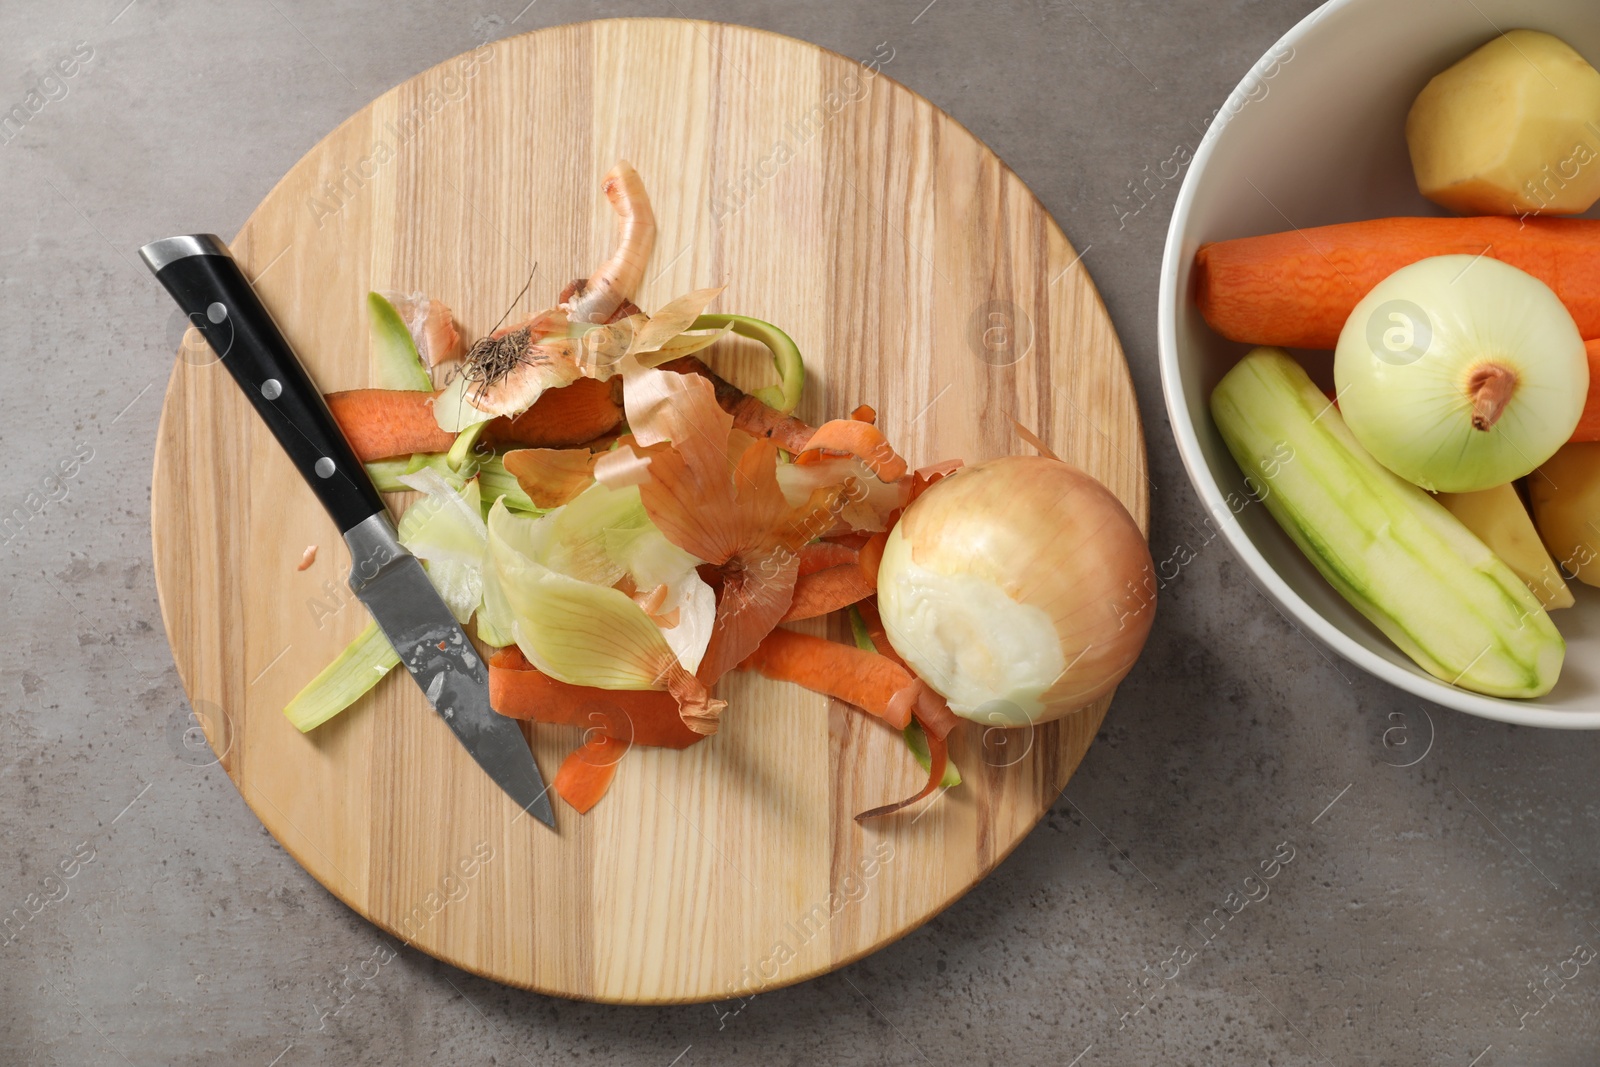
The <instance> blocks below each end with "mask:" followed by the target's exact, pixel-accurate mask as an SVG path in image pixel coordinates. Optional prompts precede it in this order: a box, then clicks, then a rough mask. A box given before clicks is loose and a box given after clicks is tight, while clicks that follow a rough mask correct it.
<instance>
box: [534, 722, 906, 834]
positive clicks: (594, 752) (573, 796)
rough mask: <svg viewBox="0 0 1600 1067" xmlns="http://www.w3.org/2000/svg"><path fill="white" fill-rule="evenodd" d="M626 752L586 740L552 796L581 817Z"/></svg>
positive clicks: (609, 741) (611, 741)
mask: <svg viewBox="0 0 1600 1067" xmlns="http://www.w3.org/2000/svg"><path fill="white" fill-rule="evenodd" d="M627 751H628V743H627V742H626V741H619V740H617V739H616V738H614V737H607V736H606V735H604V734H597V735H592V736H590V738H589V739H588V740H587V741H585V742H584V743H583V744H581V745H579V746H578V747H577V748H575V749H573V751H572V754H571V755H569V756H568V757H567V758H566V759H564V760H562V761H561V769H560V770H558V771H556V777H555V781H554V782H553V783H551V784H552V787H553V788H554V789H555V791H556V796H558V797H560V798H561V799H562V800H565V801H566V802H567V803H568V804H571V805H572V806H573V808H574V809H576V810H577V812H578V814H579V815H582V814H584V813H585V812H587V811H588V810H589V809H590V808H592V807H594V806H595V805H596V804H598V803H599V802H600V798H601V797H603V796H605V795H606V790H607V789H609V788H610V787H611V779H612V778H613V777H615V775H616V773H617V764H618V763H619V762H621V760H622V757H623V756H624V755H625V754H626V753H627ZM930 751H931V749H930Z"/></svg>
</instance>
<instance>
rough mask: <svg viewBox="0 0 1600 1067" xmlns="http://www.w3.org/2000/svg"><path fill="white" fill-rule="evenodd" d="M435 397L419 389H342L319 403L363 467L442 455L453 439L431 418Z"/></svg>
mask: <svg viewBox="0 0 1600 1067" xmlns="http://www.w3.org/2000/svg"><path fill="white" fill-rule="evenodd" d="M434 396H435V394H434V393H429V392H426V391H424V390H420V389H346V390H345V391H344V392H341V393H329V394H327V396H325V397H324V398H323V399H324V400H326V401H327V402H328V410H329V411H330V412H332V413H333V418H334V421H335V422H337V423H338V424H339V429H340V430H342V431H344V436H345V439H346V440H348V441H349V442H350V447H351V448H353V449H355V453H356V456H357V457H358V458H359V459H360V460H361V462H363V463H371V462H372V461H373V460H377V459H393V458H394V457H396V456H409V455H411V454H412V453H413V452H443V451H445V450H446V449H448V448H449V447H450V444H451V442H453V441H454V440H455V439H456V435H455V434H453V433H450V432H449V431H447V430H441V429H439V424H438V423H437V422H436V421H434V418H433V398H434Z"/></svg>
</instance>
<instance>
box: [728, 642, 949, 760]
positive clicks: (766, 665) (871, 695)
mask: <svg viewBox="0 0 1600 1067" xmlns="http://www.w3.org/2000/svg"><path fill="white" fill-rule="evenodd" d="M740 666H741V667H742V668H743V669H745V670H753V671H755V672H757V673H758V674H760V675H762V676H764V677H767V678H772V679H774V680H776V681H783V682H795V683H797V684H799V685H803V686H805V687H806V688H807V689H810V690H813V691H815V692H818V693H825V694H827V695H828V696H831V697H837V698H838V699H840V700H843V701H846V702H847V703H850V704H854V705H855V706H856V707H858V708H860V709H861V710H863V711H865V712H867V713H869V714H871V715H875V716H877V717H878V718H880V719H882V720H884V721H885V722H887V723H888V724H889V725H891V726H893V727H894V728H895V729H897V730H903V729H905V728H906V726H907V724H909V723H910V722H911V713H912V703H913V702H912V701H911V700H900V701H896V700H895V697H896V695H897V694H900V693H901V692H903V691H905V690H908V689H914V688H915V687H916V686H917V684H918V682H917V680H916V679H915V678H913V677H912V675H911V672H909V671H907V670H906V669H905V668H904V667H902V666H901V665H900V664H898V663H896V662H894V661H893V660H891V659H889V658H888V657H886V656H880V655H877V654H876V653H872V652H863V651H862V650H861V649H859V648H856V647H855V646H854V645H845V644H840V643H839V642H837V641H829V640H826V639H824V638H821V637H813V636H811V635H810V634H802V633H796V632H795V631H793V630H784V629H777V630H773V631H772V632H771V633H770V634H768V635H767V636H766V639H765V640H763V641H762V642H761V644H760V645H758V646H757V647H756V650H755V652H753V653H751V655H750V656H749V658H747V659H746V660H745V661H744V662H743V663H742V664H740ZM939 773H940V775H941V776H942V775H943V774H944V771H943V770H941V771H940V772H939Z"/></svg>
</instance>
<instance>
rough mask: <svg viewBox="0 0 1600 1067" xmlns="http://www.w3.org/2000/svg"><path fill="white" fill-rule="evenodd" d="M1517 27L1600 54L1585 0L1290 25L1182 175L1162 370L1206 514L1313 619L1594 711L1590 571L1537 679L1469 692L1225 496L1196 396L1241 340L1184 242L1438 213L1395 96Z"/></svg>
mask: <svg viewBox="0 0 1600 1067" xmlns="http://www.w3.org/2000/svg"><path fill="white" fill-rule="evenodd" d="M1519 27H1522V28H1528V29H1538V30H1545V31H1547V32H1549V33H1553V34H1555V35H1556V36H1558V37H1561V38H1562V39H1563V40H1565V41H1567V42H1568V43H1569V44H1571V45H1572V46H1573V47H1574V48H1576V49H1577V50H1578V51H1579V52H1581V53H1583V55H1584V56H1585V57H1586V58H1587V59H1588V60H1589V61H1590V62H1591V63H1596V64H1600V9H1597V7H1596V0H1406V2H1404V3H1397V2H1395V0H1332V2H1331V3H1328V4H1326V5H1324V6H1323V7H1321V8H1319V9H1318V10H1317V11H1315V12H1314V13H1312V14H1311V15H1309V16H1307V17H1306V18H1305V19H1304V20H1303V21H1302V22H1301V23H1300V24H1299V25H1298V26H1296V27H1295V28H1294V29H1293V30H1291V31H1289V33H1287V34H1285V35H1284V36H1283V38H1282V39H1280V40H1279V42H1278V43H1277V44H1276V45H1274V46H1273V48H1272V49H1271V50H1269V51H1268V53H1267V54H1266V55H1265V56H1263V57H1262V60H1261V61H1260V62H1259V63H1257V64H1256V66H1255V67H1254V68H1252V70H1251V71H1250V73H1249V74H1248V75H1246V77H1245V79H1244V80H1243V81H1242V82H1240V84H1239V87H1238V88H1237V89H1235V90H1234V92H1233V94H1232V95H1231V96H1230V97H1229V99H1228V101H1227V103H1226V104H1225V105H1224V106H1223V108H1222V110H1221V111H1220V112H1219V113H1218V114H1217V116H1216V118H1215V119H1213V120H1212V123H1211V126H1210V127H1209V128H1207V130H1206V136H1205V139H1204V140H1203V141H1202V142H1201V143H1200V146H1199V148H1198V149H1197V151H1196V152H1195V155H1194V160H1193V162H1192V163H1191V164H1190V166H1189V173H1188V175H1187V177H1186V178H1185V179H1184V183H1183V189H1182V191H1181V192H1180V193H1179V196H1178V202H1177V206H1176V208H1174V210H1173V215H1172V227H1171V230H1170V231H1169V232H1168V235H1167V247H1166V256H1165V260H1164V262H1163V265H1162V269H1161V295H1160V309H1161V323H1160V339H1161V380H1162V384H1163V387H1164V390H1165V392H1166V398H1167V412H1168V414H1169V416H1170V417H1171V421H1172V431H1173V434H1174V435H1175V436H1176V438H1177V442H1178V452H1179V454H1180V455H1181V456H1182V457H1183V462H1184V465H1185V466H1186V467H1187V468H1188V471H1189V477H1190V479H1191V480H1192V481H1193V482H1194V486H1195V489H1196V491H1198V493H1199V494H1200V499H1201V501H1202V502H1203V503H1204V505H1205V507H1206V510H1207V511H1208V512H1209V513H1210V515H1211V516H1212V522H1213V524H1214V526H1215V527H1216V528H1217V529H1220V530H1221V531H1222V532H1223V534H1224V535H1225V536H1226V537H1227V539H1228V541H1229V543H1230V544H1232V546H1233V548H1234V550H1235V551H1236V552H1238V554H1239V556H1240V558H1242V559H1243V560H1244V562H1245V565H1246V566H1248V567H1249V569H1250V571H1251V573H1252V575H1253V576H1254V579H1255V581H1256V582H1257V583H1258V584H1259V585H1260V586H1261V587H1262V588H1263V589H1264V590H1265V591H1266V593H1267V595H1268V596H1270V597H1272V598H1273V599H1274V600H1275V601H1277V602H1278V604H1279V605H1281V606H1282V608H1283V609H1284V611H1286V612H1287V613H1288V614H1289V615H1290V616H1291V617H1292V618H1293V619H1294V620H1295V622H1296V623H1297V624H1298V625H1299V626H1300V627H1301V628H1302V629H1303V630H1305V631H1306V632H1307V633H1308V634H1310V635H1311V636H1313V637H1315V638H1317V639H1319V640H1320V641H1322V642H1323V643H1324V644H1325V645H1327V646H1329V647H1331V648H1332V649H1333V650H1334V651H1336V652H1337V653H1338V654H1339V655H1341V656H1343V657H1344V658H1345V659H1347V660H1349V661H1351V662H1352V663H1355V664H1356V665H1358V666H1359V667H1361V668H1362V669H1364V670H1366V671H1369V672H1371V673H1372V674H1375V675H1377V676H1378V677H1379V678H1381V679H1383V680H1384V681H1386V682H1389V683H1390V684H1392V685H1395V686H1398V687H1399V688H1401V689H1404V690H1406V691H1408V692H1410V693H1414V694H1416V695H1417V696H1419V697H1422V698H1424V699H1427V700H1430V701H1433V702H1435V703H1438V704H1442V705H1445V706H1447V707H1451V708H1456V709H1459V710H1461V711H1465V712H1469V713H1471V714H1473V715H1481V716H1483V717H1485V718H1490V719H1499V720H1502V721H1504V722H1513V723H1523V724H1527V725H1533V726H1552V727H1564V728H1569V729H1600V589H1590V588H1588V587H1586V586H1583V585H1579V584H1578V583H1576V582H1574V583H1572V586H1573V591H1574V594H1575V595H1576V597H1577V600H1578V603H1577V606H1576V607H1573V608H1569V609H1567V610H1565V611H1560V612H1556V613H1555V614H1554V616H1553V617H1554V618H1555V620H1556V623H1557V626H1558V627H1559V628H1560V630H1561V633H1562V635H1563V636H1564V637H1565V638H1566V641H1567V657H1566V664H1565V666H1564V667H1563V668H1562V672H1561V680H1560V682H1559V683H1558V684H1557V685H1556V688H1555V689H1554V690H1553V691H1552V692H1551V693H1550V694H1549V695H1548V696H1546V697H1543V698H1541V699H1539V700H1504V699H1498V698H1495V697H1486V696H1480V695H1478V694H1476V693H1470V692H1467V691H1466V690H1464V689H1458V688H1456V687H1455V686H1452V685H1448V684H1446V683H1445V682H1442V681H1439V680H1438V679H1436V678H1434V677H1433V676H1431V675H1429V674H1428V673H1426V672H1425V671H1423V670H1422V669H1421V668H1419V667H1417V666H1416V665H1415V664H1413V663H1412V662H1411V660H1410V659H1409V658H1408V657H1407V656H1406V655H1405V654H1404V653H1402V652H1401V651H1400V650H1399V649H1397V648H1396V647H1395V646H1394V645H1392V644H1391V643H1390V642H1389V640H1388V639H1387V638H1385V637H1384V636H1383V635H1382V634H1381V633H1379V632H1378V630H1377V629H1376V628H1375V627H1374V626H1372V624H1370V623H1369V622H1367V621H1366V619H1364V618H1362V617H1361V616H1360V615H1359V614H1358V613H1357V612H1356V611H1355V609H1353V608H1352V607H1350V605H1348V604H1347V603H1345V601H1344V600H1343V598H1341V597H1340V596H1339V594H1338V593H1336V592H1334V591H1333V589H1332V587H1331V586H1329V585H1328V584H1327V583H1326V582H1325V581H1323V579H1322V577H1321V576H1320V575H1319V574H1317V572H1316V571H1315V570H1314V569H1313V568H1312V566H1311V564H1310V563H1309V562H1308V561H1307V560H1306V558H1305V557H1304V556H1303V555H1302V554H1301V553H1300V551H1299V549H1297V548H1295V546H1294V545H1293V543H1291V542H1290V540H1289V539H1288V537H1287V536H1285V535H1284V533H1283V531H1282V530H1281V529H1279V527H1278V524H1277V523H1276V522H1275V521H1274V520H1273V518H1272V516H1271V515H1269V514H1268V513H1267V509H1266V508H1265V507H1262V506H1261V505H1259V504H1255V503H1252V504H1250V505H1248V506H1246V507H1244V508H1242V509H1241V510H1240V512H1239V513H1238V514H1237V515H1234V514H1233V512H1232V509H1231V508H1230V507H1229V504H1228V503H1227V494H1229V493H1234V494H1238V496H1236V497H1235V501H1237V500H1238V499H1240V498H1243V497H1244V496H1245V495H1246V494H1245V489H1244V482H1243V478H1242V476H1241V474H1240V472H1239V468H1238V466H1237V465H1236V464H1235V463H1234V461H1233V457H1232V456H1230V455H1229V454H1228V449H1227V446H1225V445H1224V444H1223V442H1222V438H1221V437H1220V436H1219V435H1218V433H1217V431H1216V427H1215V426H1214V425H1213V424H1212V421H1211V416H1210V413H1209V412H1208V410H1207V407H1206V402H1207V398H1208V397H1209V396H1210V394H1211V389H1212V387H1213V386H1215V385H1216V383H1217V381H1218V380H1219V379H1220V378H1221V377H1222V375H1223V373H1224V372H1226V371H1227V369H1228V368H1229V367H1231V366H1232V365H1233V364H1234V362H1235V361H1236V360H1237V359H1238V358H1239V357H1240V356H1241V355H1243V354H1244V353H1245V352H1246V351H1248V348H1249V346H1247V345H1241V344H1235V343H1233V342H1230V341H1226V340H1224V339H1223V338H1222V337H1220V336H1219V335H1217V334H1215V333H1213V332H1212V331H1211V330H1210V328H1209V327H1207V326H1206V324H1205V321H1204V320H1203V319H1202V318H1201V316H1200V312H1199V310H1198V309H1197V308H1196V306H1195V303H1194V298H1193V284H1192V280H1191V273H1192V268H1193V263H1194V254H1195V250H1196V249H1197V248H1199V246H1200V245H1201V244H1203V243H1205V242H1206V241H1216V240H1222V239H1225V238H1230V237H1246V236H1251V235H1254V234H1262V233H1274V232H1277V231H1281V230H1287V229H1290V228H1291V227H1300V228H1304V227H1308V226H1320V225H1325V224H1327V223H1334V222H1348V221H1351V220H1354V219H1366V218H1378V217H1382V216H1388V215H1441V214H1445V212H1443V211H1442V210H1440V209H1439V208H1437V207H1436V206H1435V205H1433V204H1432V203H1430V202H1429V201H1427V200H1424V199H1423V198H1422V196H1421V194H1419V193H1418V192H1417V190H1416V186H1415V183H1414V182H1413V179H1412V175H1411V165H1410V161H1409V157H1408V156H1407V154H1406V145H1405V135H1404V128H1405V116H1406V112H1407V110H1408V109H1409V108H1410V106H1411V101H1412V100H1413V99H1414V98H1415V97H1416V95H1417V93H1418V92H1419V91H1420V90H1421V89H1422V87H1423V86H1424V85H1425V84H1426V83H1427V81H1428V79H1429V78H1431V77H1432V76H1433V75H1434V74H1436V73H1438V72H1439V71H1441V70H1443V69H1444V68H1445V67H1447V66H1449V65H1450V64H1451V63H1453V62H1455V61H1456V60H1457V59H1459V58H1461V57H1462V56H1464V55H1465V54H1467V53H1468V52H1469V51H1471V50H1472V49H1473V48H1475V47H1477V46H1478V45H1480V44H1483V43H1484V42H1486V41H1488V40H1489V39H1490V38H1491V37H1493V36H1494V35H1495V33H1496V31H1497V28H1498V29H1499V30H1509V29H1515V28H1519ZM1593 214H1596V213H1595V212H1591V215H1593ZM1298 355H1300V356H1302V357H1303V360H1304V362H1305V363H1306V365H1307V366H1308V367H1309V368H1310V369H1311V370H1312V374H1313V377H1315V378H1318V380H1319V381H1321V382H1323V383H1330V382H1331V380H1332V376H1331V370H1330V368H1331V365H1332V355H1331V353H1329V354H1319V353H1298ZM1263 609H1264V610H1266V609H1265V606H1264V605H1263ZM1261 668H1262V669H1263V670H1286V669H1294V668H1293V665H1291V664H1281V663H1279V664H1262V665H1261Z"/></svg>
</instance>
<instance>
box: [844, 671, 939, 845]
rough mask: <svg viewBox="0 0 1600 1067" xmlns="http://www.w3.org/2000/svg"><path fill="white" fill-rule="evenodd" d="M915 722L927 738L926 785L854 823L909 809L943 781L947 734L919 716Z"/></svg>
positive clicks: (869, 811)
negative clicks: (938, 730) (930, 725)
mask: <svg viewBox="0 0 1600 1067" xmlns="http://www.w3.org/2000/svg"><path fill="white" fill-rule="evenodd" d="M917 684H918V685H920V686H923V687H924V688H926V683H923V682H918V683H917ZM916 720H917V722H918V723H919V724H921V726H922V732H923V733H924V734H926V735H927V738H928V781H927V784H926V785H924V786H923V787H922V788H921V789H920V790H918V791H917V792H916V793H915V794H913V795H912V796H909V797H906V798H905V799H904V800H897V801H895V802H894V803H893V804H884V805H882V806H881V807H876V808H870V809H868V810H867V811H863V812H862V813H861V814H859V815H857V816H856V822H866V821H867V820H868V819H880V818H882V817H883V816H885V815H893V814H894V813H895V812H897V811H900V810H902V809H904V808H909V807H910V806H911V805H913V804H915V803H916V802H917V801H919V800H922V799H923V798H925V797H927V796H928V795H929V794H930V793H932V792H933V791H934V790H935V789H937V788H939V783H940V782H942V781H944V768H945V764H947V763H949V762H950V741H949V735H948V734H947V733H946V734H941V733H938V732H937V731H936V730H935V729H933V728H930V727H929V725H928V724H927V723H926V722H924V721H923V719H922V716H921V715H920V714H918V715H917V716H916Z"/></svg>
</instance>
